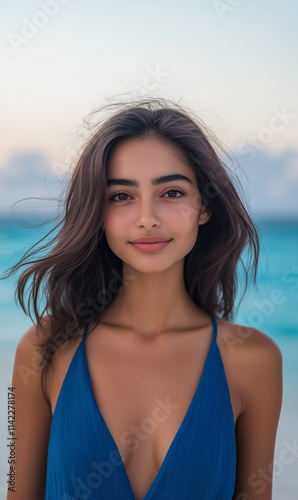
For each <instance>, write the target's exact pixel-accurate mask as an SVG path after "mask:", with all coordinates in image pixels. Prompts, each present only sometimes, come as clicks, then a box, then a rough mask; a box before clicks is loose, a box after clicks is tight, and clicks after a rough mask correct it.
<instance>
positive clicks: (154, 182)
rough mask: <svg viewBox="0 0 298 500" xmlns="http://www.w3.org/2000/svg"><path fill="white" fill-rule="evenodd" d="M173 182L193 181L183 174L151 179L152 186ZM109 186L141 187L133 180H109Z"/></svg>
mask: <svg viewBox="0 0 298 500" xmlns="http://www.w3.org/2000/svg"><path fill="white" fill-rule="evenodd" d="M172 181H185V182H188V183H190V184H192V181H191V180H190V179H189V178H188V177H186V176H185V175H182V174H170V175H162V176H161V177H154V179H151V184H152V186H158V185H159V184H165V183H166V182H172ZM107 185H108V186H132V187H137V188H138V187H139V183H138V181H135V180H133V179H109V180H108V181H107Z"/></svg>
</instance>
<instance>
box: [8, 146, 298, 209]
mask: <svg viewBox="0 0 298 500" xmlns="http://www.w3.org/2000/svg"><path fill="white" fill-rule="evenodd" d="M234 155H235V157H236V159H237V161H238V165H237V164H236V166H235V167H234V171H236V176H237V178H238V179H239V181H240V182H241V185H242V186H243V190H244V194H245V200H243V202H244V204H245V206H246V207H247V209H248V211H249V213H250V214H251V215H252V216H261V217H272V218H274V217H276V218H282V217H291V218H292V217H293V216H295V217H296V218H298V154H297V151H295V150H292V149H287V150H284V151H282V152H281V153H278V154H276V153H275V154H273V153H269V152H268V151H259V152H258V154H257V155H256V156H255V158H254V160H253V161H251V159H250V158H249V157H247V156H245V155H244V154H241V153H239V151H238V152H237V153H234ZM56 167H57V166H56ZM58 171H59V174H58ZM68 179H69V173H68V171H66V170H65V171H63V170H62V169H61V168H60V170H57V168H56V169H55V166H54V167H53V166H51V165H50V164H49V162H48V160H47V157H46V155H44V154H43V153H41V152H25V153H19V154H15V155H14V156H12V157H11V159H10V161H9V163H8V164H7V165H5V166H4V167H2V168H0V214H3V215H4V214H5V215H7V214H10V215H13V214H14V213H15V212H17V213H19V212H26V213H32V214H43V213H46V214H49V213H51V212H53V211H55V210H56V208H57V206H58V203H59V200H61V199H63V196H64V195H63V192H64V189H65V188H66V186H67V181H68ZM236 187H237V186H236ZM239 194H240V196H241V198H243V197H242V194H241V193H239ZM24 198H26V199H25V200H24ZM27 198H28V199H27ZM15 203H17V204H16V205H14V204H15Z"/></svg>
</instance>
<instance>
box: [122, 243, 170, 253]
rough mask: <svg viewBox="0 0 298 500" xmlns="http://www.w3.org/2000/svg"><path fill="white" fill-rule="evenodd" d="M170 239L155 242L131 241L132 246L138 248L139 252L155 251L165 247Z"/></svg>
mask: <svg viewBox="0 0 298 500" xmlns="http://www.w3.org/2000/svg"><path fill="white" fill-rule="evenodd" d="M171 241H172V240H168V241H158V242H156V243H133V242H132V243H131V244H132V246H133V247H134V248H136V249H137V250H140V251H141V252H147V253H152V252H157V251H158V250H162V249H163V248H165V247H166V246H167V245H168V244H169V243H170V242H171Z"/></svg>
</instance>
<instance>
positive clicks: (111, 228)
mask: <svg viewBox="0 0 298 500" xmlns="http://www.w3.org/2000/svg"><path fill="white" fill-rule="evenodd" d="M104 224H105V231H106V233H108V234H111V235H115V234H119V231H120V232H121V228H122V229H123V227H124V225H125V216H124V214H123V212H121V211H120V210H108V212H107V214H106V217H105V221H104Z"/></svg>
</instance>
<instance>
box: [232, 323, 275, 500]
mask: <svg viewBox="0 0 298 500" xmlns="http://www.w3.org/2000/svg"><path fill="white" fill-rule="evenodd" d="M252 330H253V334H252V336H251V338H250V339H247V340H246V341H245V343H246V342H247V345H246V346H244V347H245V351H246V357H245V359H244V358H243V360H242V361H243V370H242V374H241V375H240V377H241V384H242V387H243V396H244V403H245V404H244V406H245V409H244V411H243V413H242V414H241V416H240V417H239V418H238V420H237V425H236V441H237V471H236V486H235V492H234V496H233V500H271V499H272V468H273V459H274V448H275V439H276V433H277V427H278V421H279V416H280V411H281V405H282V355H281V351H280V349H279V347H278V346H277V344H276V343H275V342H274V341H273V340H272V339H271V338H270V337H268V336H267V335H265V334H264V333H262V332H259V331H258V330H254V329H252ZM243 355H244V349H243V352H242V353H241V356H243Z"/></svg>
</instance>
